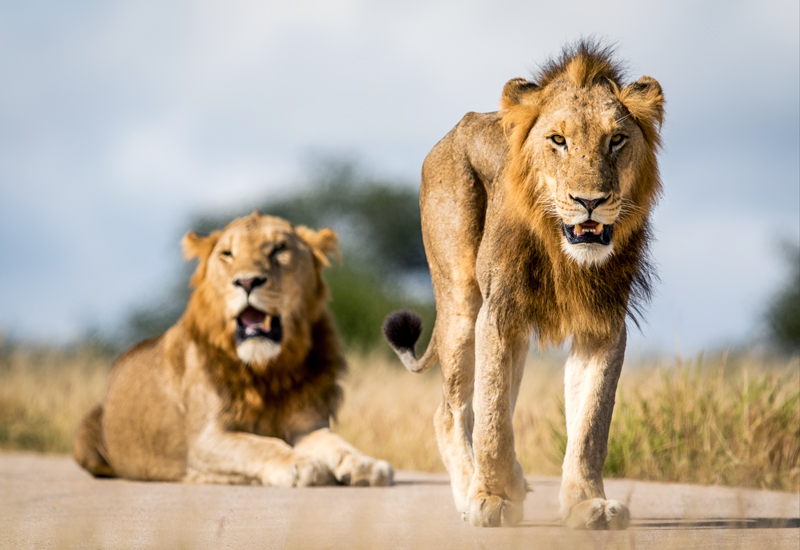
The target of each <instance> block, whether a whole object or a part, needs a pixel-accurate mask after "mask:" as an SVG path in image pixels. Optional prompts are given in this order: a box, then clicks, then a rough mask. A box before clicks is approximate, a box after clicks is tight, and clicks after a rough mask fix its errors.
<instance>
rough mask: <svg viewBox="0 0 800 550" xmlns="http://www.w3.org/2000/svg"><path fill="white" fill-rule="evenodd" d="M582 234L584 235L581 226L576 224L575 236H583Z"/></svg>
mask: <svg viewBox="0 0 800 550" xmlns="http://www.w3.org/2000/svg"><path fill="white" fill-rule="evenodd" d="M583 233H584V231H583V227H582V226H581V224H576V225H575V234H576V235H583Z"/></svg>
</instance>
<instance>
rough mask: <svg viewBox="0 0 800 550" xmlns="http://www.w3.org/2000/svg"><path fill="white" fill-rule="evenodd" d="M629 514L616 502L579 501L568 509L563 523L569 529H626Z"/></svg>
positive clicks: (628, 523) (594, 499)
mask: <svg viewBox="0 0 800 550" xmlns="http://www.w3.org/2000/svg"><path fill="white" fill-rule="evenodd" d="M630 522H631V513H630V510H628V508H627V506H625V505H624V504H622V503H621V502H620V501H618V500H605V499H602V498H593V499H589V500H584V501H581V502H579V503H577V504H575V505H574V506H573V507H572V508H570V510H569V513H568V514H567V515H566V517H565V518H564V523H565V524H566V525H567V527H570V528H571V529H611V530H621V529H627V528H628V525H630Z"/></svg>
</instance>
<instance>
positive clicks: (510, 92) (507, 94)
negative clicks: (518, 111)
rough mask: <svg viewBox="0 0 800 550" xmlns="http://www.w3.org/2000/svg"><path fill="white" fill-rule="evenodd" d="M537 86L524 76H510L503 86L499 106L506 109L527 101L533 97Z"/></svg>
mask: <svg viewBox="0 0 800 550" xmlns="http://www.w3.org/2000/svg"><path fill="white" fill-rule="evenodd" d="M538 89H539V86H537V85H536V84H534V83H533V82H528V81H527V80H525V79H524V78H512V79H511V80H509V81H508V82H506V85H505V86H504V87H503V96H502V97H501V98H500V107H501V108H502V109H503V110H508V109H510V108H511V107H515V106H517V105H519V104H521V103H528V102H529V101H530V100H532V99H534V97H535V95H536V94H535V92H536V91H537V90H538Z"/></svg>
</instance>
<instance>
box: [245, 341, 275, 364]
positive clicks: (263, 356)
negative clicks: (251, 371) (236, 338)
mask: <svg viewBox="0 0 800 550" xmlns="http://www.w3.org/2000/svg"><path fill="white" fill-rule="evenodd" d="M280 352H281V346H280V344H276V343H275V342H273V341H271V340H267V339H266V338H248V339H247V340H245V341H244V342H242V343H241V344H239V346H238V347H237V348H236V354H237V355H238V356H239V359H241V360H242V361H244V362H245V363H247V364H249V365H255V366H261V367H263V366H266V364H267V363H269V362H270V361H271V360H273V359H275V358H276V357H277V356H278V354H279V353H280Z"/></svg>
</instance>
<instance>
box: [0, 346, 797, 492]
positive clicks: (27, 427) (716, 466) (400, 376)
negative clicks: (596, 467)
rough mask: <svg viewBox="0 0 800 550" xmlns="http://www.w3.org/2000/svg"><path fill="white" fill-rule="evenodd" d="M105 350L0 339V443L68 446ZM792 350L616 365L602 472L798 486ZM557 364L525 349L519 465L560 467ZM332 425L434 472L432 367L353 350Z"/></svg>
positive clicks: (96, 392)
mask: <svg viewBox="0 0 800 550" xmlns="http://www.w3.org/2000/svg"><path fill="white" fill-rule="evenodd" d="M111 360H112V358H111V357H110V356H109V355H108V354H107V353H105V352H103V351H102V350H98V349H95V348H91V347H83V348H77V349H73V350H66V351H65V350H58V349H50V350H47V349H45V350H37V349H33V348H29V347H19V346H18V347H11V346H5V347H3V346H0V449H33V450H38V451H44V452H56V453H63V452H69V450H70V440H71V437H72V434H73V433H74V431H75V428H76V427H77V425H78V422H80V419H81V418H82V416H83V414H85V413H86V411H88V410H89V408H90V407H91V405H92V404H94V403H95V402H96V401H98V400H99V399H100V398H101V397H102V395H103V393H104V391H105V380H106V375H107V372H108V368H109V366H110V364H111ZM799 370H800V359H798V358H796V357H795V358H792V359H789V360H777V359H765V358H763V357H748V356H739V357H737V358H736V359H730V358H726V357H724V356H723V357H718V358H715V359H714V360H710V361H706V362H702V361H700V360H698V361H696V362H693V363H691V364H686V363H681V362H676V361H671V362H669V363H664V362H657V363H655V364H652V365H644V364H641V365H634V366H631V365H626V368H625V370H624V371H623V377H622V380H621V381H620V385H619V389H618V392H617V406H616V408H615V412H614V420H613V422H612V427H611V436H610V441H609V456H608V460H607V461H606V475H608V476H613V477H627V478H633V479H649V480H660V481H683V482H693V483H703V484H722V485H733V486H746V487H757V488H768V489H780V490H791V491H800V374H798V371H799ZM562 376H563V374H562V371H561V362H560V361H556V360H555V359H553V358H533V359H532V360H531V362H530V364H529V366H528V370H527V372H526V374H525V378H524V379H523V383H522V387H521V389H520V397H519V400H518V405H517V411H516V415H515V417H514V426H515V437H516V447H517V453H518V457H519V460H520V463H521V464H522V466H523V468H524V470H525V472H526V474H528V475H537V474H549V475H559V474H560V462H561V459H562V457H563V452H564V445H565V442H566V437H565V430H564V418H563V397H562V396H563V382H562ZM345 391H346V394H345V404H344V407H343V409H342V411H341V412H340V415H339V418H338V420H337V422H336V423H335V429H336V430H337V431H338V432H339V433H341V434H342V435H343V436H344V437H346V438H347V439H348V440H349V441H351V442H352V443H353V444H354V445H356V447H358V448H360V449H362V450H363V451H364V452H366V453H368V454H371V455H373V456H376V457H380V458H385V459H387V460H389V461H390V462H391V463H392V464H393V465H394V466H395V467H396V468H399V469H415V470H424V471H441V470H442V463H441V460H440V459H439V452H438V448H437V445H436V438H435V435H434V429H433V414H434V412H435V410H436V407H437V406H438V404H439V402H440V400H441V387H440V379H439V374H438V369H437V370H435V371H432V372H429V373H427V374H424V375H412V374H409V373H407V372H405V371H404V370H402V369H401V368H400V366H399V362H397V361H394V360H390V359H388V358H386V356H385V355H381V354H372V355H354V356H353V357H351V369H350V374H349V375H348V377H347V379H346V380H345Z"/></svg>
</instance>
